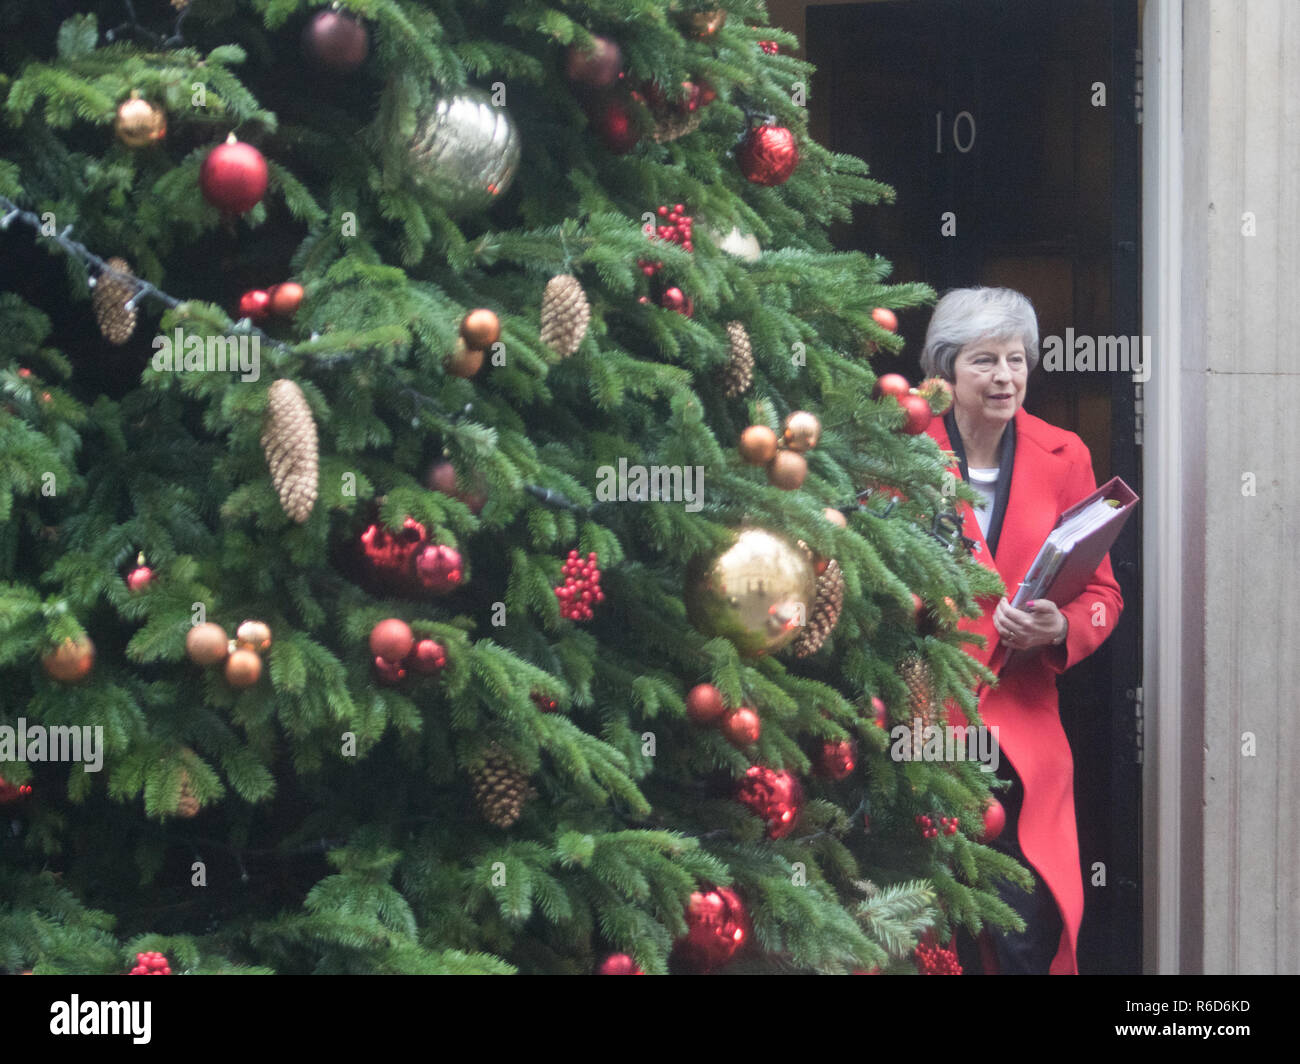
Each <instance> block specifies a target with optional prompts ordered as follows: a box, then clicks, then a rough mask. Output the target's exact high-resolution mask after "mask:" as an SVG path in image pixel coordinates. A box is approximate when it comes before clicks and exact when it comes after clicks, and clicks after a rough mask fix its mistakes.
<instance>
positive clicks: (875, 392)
mask: <svg viewBox="0 0 1300 1064" xmlns="http://www.w3.org/2000/svg"><path fill="white" fill-rule="evenodd" d="M911 390H912V386H911V385H910V384H908V383H907V378H906V377H904V376H903V375H902V374H901V373H886V374H885V375H884V376H882V377H881V378H880V379H879V380H877V381H876V386H875V387H874V388H873V389H872V390H871V398H873V399H882V398H884V397H885V396H887V395H892V396H893V397H894V398H895V399H901V398H902V397H903V396H905V395H906V394H907V393H908V392H910V391H911Z"/></svg>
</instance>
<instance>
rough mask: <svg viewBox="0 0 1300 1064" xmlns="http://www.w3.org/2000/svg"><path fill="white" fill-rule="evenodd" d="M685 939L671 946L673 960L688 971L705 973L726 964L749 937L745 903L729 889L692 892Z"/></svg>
mask: <svg viewBox="0 0 1300 1064" xmlns="http://www.w3.org/2000/svg"><path fill="white" fill-rule="evenodd" d="M686 924H687V927H688V928H689V930H688V931H687V933H686V937H685V938H682V939H678V940H677V943H676V944H675V945H674V946H673V954H672V960H673V962H674V963H675V964H676V965H677V966H678V967H680V968H683V969H685V970H687V971H691V972H698V973H703V972H708V971H710V970H712V969H714V968H717V967H718V966H719V965H722V964H726V963H727V961H729V960H731V959H732V958H733V957H734V956H735V955H736V954H737V953H739V952H740V951H741V950H742V949H744V948H745V946H746V945H748V943H749V938H750V935H751V934H752V931H751V928H750V923H749V913H748V912H746V910H745V903H744V902H742V901H741V900H740V895H738V894H737V893H736V892H735V891H734V890H732V889H731V888H730V887H716V888H714V889H713V890H709V891H698V890H697V891H695V893H693V894H692V895H691V900H690V902H689V903H688V904H687V906H686Z"/></svg>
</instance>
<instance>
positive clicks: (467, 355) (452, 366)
mask: <svg viewBox="0 0 1300 1064" xmlns="http://www.w3.org/2000/svg"><path fill="white" fill-rule="evenodd" d="M442 364H443V365H444V366H445V367H446V369H447V372H448V373H450V374H451V375H452V376H453V377H465V378H469V377H472V376H474V374H476V373H477V372H478V371H479V370H481V369H482V368H483V352H482V351H481V350H479V349H478V348H473V347H470V346H469V345H467V344H466V343H465V338H464V337H463V336H458V337H456V348H455V350H453V351H452V353H451V354H449V355H448V356H447V357H446V358H445V359H443V363H442Z"/></svg>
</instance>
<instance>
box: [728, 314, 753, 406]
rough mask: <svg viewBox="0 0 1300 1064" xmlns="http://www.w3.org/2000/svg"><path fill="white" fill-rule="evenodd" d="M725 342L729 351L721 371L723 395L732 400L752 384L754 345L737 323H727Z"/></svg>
mask: <svg viewBox="0 0 1300 1064" xmlns="http://www.w3.org/2000/svg"><path fill="white" fill-rule="evenodd" d="M727 340H728V343H729V351H728V357H727V367H726V369H724V370H723V371H722V385H723V394H724V395H726V397H727V398H728V399H734V398H736V396H738V395H744V394H745V393H746V392H747V391H749V387H750V385H751V384H753V383H754V345H753V344H751V343H750V340H749V333H748V332H746V331H745V327H744V326H743V325H741V324H740V322H738V321H729V322H727Z"/></svg>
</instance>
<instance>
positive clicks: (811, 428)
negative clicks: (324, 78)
mask: <svg viewBox="0 0 1300 1064" xmlns="http://www.w3.org/2000/svg"><path fill="white" fill-rule="evenodd" d="M782 438H783V439H784V440H785V445H786V446H787V447H789V448H790V450H792V451H798V452H799V453H800V454H803V453H804V452H805V451H811V450H812V449H813V448H814V447H816V446H817V441H818V440H820V439H821V438H822V423H821V422H820V421H818V420H817V415H816V414H810V413H808V411H807V410H796V411H795V412H794V413H793V414H791V415H790V416H789V417H788V418H786V419H785V432H784V433H783V434H782Z"/></svg>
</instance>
